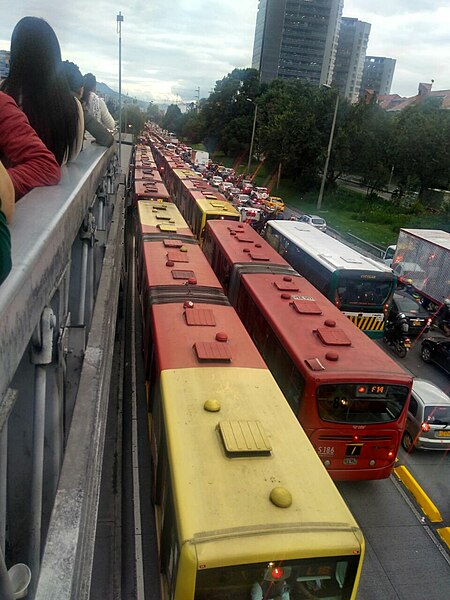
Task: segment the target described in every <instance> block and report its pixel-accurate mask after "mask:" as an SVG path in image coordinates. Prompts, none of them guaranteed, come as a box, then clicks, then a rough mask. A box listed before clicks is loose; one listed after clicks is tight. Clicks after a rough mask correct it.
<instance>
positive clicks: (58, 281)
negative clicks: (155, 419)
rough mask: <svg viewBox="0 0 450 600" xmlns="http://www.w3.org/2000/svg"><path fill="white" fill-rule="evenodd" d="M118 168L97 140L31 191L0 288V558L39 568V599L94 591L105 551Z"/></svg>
mask: <svg viewBox="0 0 450 600" xmlns="http://www.w3.org/2000/svg"><path fill="white" fill-rule="evenodd" d="M118 174H119V170H118V165H117V157H116V154H115V148H114V147H113V148H109V149H104V148H100V147H98V146H94V145H92V146H90V147H88V148H86V149H85V150H84V151H83V152H82V153H81V154H80V156H79V157H78V158H77V160H76V161H75V162H74V163H71V164H70V165H68V166H66V167H64V168H63V177H62V181H61V183H60V184H59V185H58V186H52V187H48V188H37V189H35V190H33V191H32V192H30V193H29V194H27V195H26V196H25V197H24V198H22V199H21V200H20V202H18V203H17V205H16V213H15V216H14V220H13V223H12V226H11V236H12V246H13V255H12V258H13V268H12V271H11V273H10V274H9V276H8V277H7V279H6V280H5V282H4V283H3V284H2V285H1V287H0V354H1V356H2V360H1V362H0V450H1V453H0V557H1V555H3V556H5V558H6V563H3V562H2V561H0V563H1V564H9V565H11V564H15V563H25V564H27V565H28V566H29V568H30V569H31V584H30V588H29V590H28V597H29V598H33V597H35V598H40V599H42V600H43V599H44V598H45V599H46V600H48V599H49V598H58V600H64V598H71V597H72V598H77V600H80V599H81V598H84V597H86V598H87V596H86V595H85V594H84V593H82V592H81V591H79V589H77V587H78V588H79V586H81V585H82V582H83V581H84V582H85V581H86V573H88V574H89V577H90V568H91V565H89V564H88V565H86V560H89V558H91V557H92V555H93V549H94V548H93V537H94V536H95V523H96V515H97V505H98V493H99V481H100V474H101V464H102V463H101V460H102V456H103V442H104V427H105V423H106V418H105V411H106V409H107V404H108V392H109V374H110V369H111V361H112V351H111V347H112V345H113V340H114V331H115V320H116V311H117V297H118V287H119V281H120V275H121V260H122V244H123V232H122V229H123V215H124V207H123V199H122V198H120V196H118V195H117V182H118ZM61 536H62V538H61ZM44 544H45V551H44V553H43V552H42V551H43V547H44ZM42 554H43V558H42V568H41V556H42ZM57 559H58V560H59V564H58V560H57ZM63 562H64V564H62V563H63ZM91 562H92V561H91ZM49 571H51V573H50V572H49ZM4 573H5V570H4V569H0V580H2V581H3V583H5V581H4ZM39 575H40V579H39V584H38V578H39ZM2 578H3V579H2ZM55 578H56V579H57V580H58V581H55ZM2 581H0V589H2ZM8 585H9V584H8V582H6V583H5V586H4V589H8ZM61 586H63V587H64V589H60V587H61ZM85 587H86V586H85ZM88 587H89V586H88ZM72 588H73V590H75V591H73V592H72ZM15 593H17V592H15ZM72 593H74V594H75V595H71V594H72ZM5 597H6V596H5Z"/></svg>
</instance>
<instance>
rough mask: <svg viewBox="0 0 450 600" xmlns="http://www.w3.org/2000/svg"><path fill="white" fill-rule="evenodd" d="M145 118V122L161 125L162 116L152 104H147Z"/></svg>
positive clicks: (157, 107)
mask: <svg viewBox="0 0 450 600" xmlns="http://www.w3.org/2000/svg"><path fill="white" fill-rule="evenodd" d="M145 116H146V119H147V121H152V123H156V124H157V125H161V124H162V119H163V115H162V112H161V109H160V108H159V106H158V105H157V104H153V102H150V103H149V104H148V106H147V110H146V112H145Z"/></svg>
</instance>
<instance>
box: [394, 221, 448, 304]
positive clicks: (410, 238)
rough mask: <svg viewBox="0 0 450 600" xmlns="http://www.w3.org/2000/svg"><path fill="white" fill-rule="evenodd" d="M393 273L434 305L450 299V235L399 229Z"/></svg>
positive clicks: (444, 232) (436, 230) (436, 231)
mask: <svg viewBox="0 0 450 600" xmlns="http://www.w3.org/2000/svg"><path fill="white" fill-rule="evenodd" d="M392 270H393V271H394V273H396V274H397V275H398V277H399V280H400V281H403V282H405V283H409V284H411V285H412V286H413V287H414V288H415V289H416V290H417V292H418V293H419V294H420V295H422V296H425V297H426V298H428V299H429V300H431V301H432V302H433V303H435V304H437V305H439V304H442V302H443V301H444V300H445V299H447V298H449V299H450V233H448V232H447V231H442V230H440V229H400V232H399V235H398V241H397V246H396V248H395V254H394V258H393V261H392Z"/></svg>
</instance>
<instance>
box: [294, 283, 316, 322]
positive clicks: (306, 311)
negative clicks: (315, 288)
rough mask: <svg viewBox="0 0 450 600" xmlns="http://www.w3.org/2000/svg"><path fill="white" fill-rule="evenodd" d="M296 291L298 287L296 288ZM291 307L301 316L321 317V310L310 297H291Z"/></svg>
mask: <svg viewBox="0 0 450 600" xmlns="http://www.w3.org/2000/svg"><path fill="white" fill-rule="evenodd" d="M296 289H298V287H297V288H296ZM292 305H293V306H294V308H295V310H296V311H297V312H299V313H300V314H301V315H321V314H322V309H321V308H320V306H319V305H318V304H317V302H316V301H315V300H314V298H311V296H293V297H292Z"/></svg>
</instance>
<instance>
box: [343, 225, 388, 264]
mask: <svg viewBox="0 0 450 600" xmlns="http://www.w3.org/2000/svg"><path fill="white" fill-rule="evenodd" d="M345 235H346V236H347V237H349V238H350V240H352V241H354V242H355V243H356V244H357V245H358V246H360V247H362V248H364V250H367V251H368V252H370V253H371V254H373V255H374V256H376V257H377V258H382V257H383V256H384V252H385V248H382V247H381V246H377V245H375V244H371V243H370V242H366V240H363V239H361V238H359V237H357V236H356V235H353V233H350V232H349V231H347V233H346V234H345Z"/></svg>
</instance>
